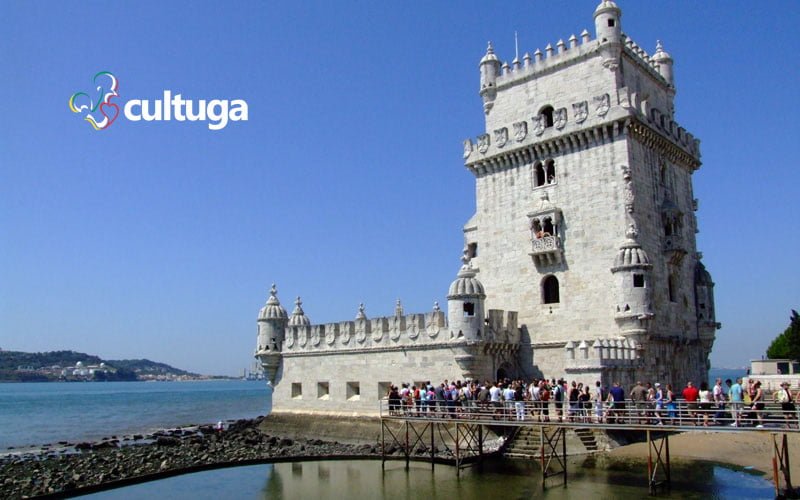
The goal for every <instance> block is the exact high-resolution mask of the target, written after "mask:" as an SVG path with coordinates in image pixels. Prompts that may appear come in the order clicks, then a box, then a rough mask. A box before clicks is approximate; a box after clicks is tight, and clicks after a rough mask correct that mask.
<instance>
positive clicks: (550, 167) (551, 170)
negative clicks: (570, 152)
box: [545, 160, 556, 184]
mask: <svg viewBox="0 0 800 500" xmlns="http://www.w3.org/2000/svg"><path fill="white" fill-rule="evenodd" d="M545 170H546V173H547V183H548V184H552V183H554V182H555V181H556V162H554V161H553V160H547V162H546V163H545Z"/></svg>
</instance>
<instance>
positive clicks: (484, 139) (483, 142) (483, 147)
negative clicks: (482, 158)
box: [478, 134, 489, 154]
mask: <svg viewBox="0 0 800 500" xmlns="http://www.w3.org/2000/svg"><path fill="white" fill-rule="evenodd" d="M488 150H489V134H481V135H479V136H478V151H480V152H481V154H484V153H486V151H488Z"/></svg>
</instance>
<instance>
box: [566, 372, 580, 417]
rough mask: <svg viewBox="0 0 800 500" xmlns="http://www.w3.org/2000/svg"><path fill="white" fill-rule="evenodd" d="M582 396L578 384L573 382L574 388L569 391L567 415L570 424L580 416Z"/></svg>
mask: <svg viewBox="0 0 800 500" xmlns="http://www.w3.org/2000/svg"><path fill="white" fill-rule="evenodd" d="M580 395H581V391H580V389H578V384H577V382H575V381H574V380H573V381H572V388H571V389H570V390H569V412H568V413H567V420H568V421H570V422H572V421H573V420H575V417H576V416H577V415H578V410H579V408H580V404H579V400H580Z"/></svg>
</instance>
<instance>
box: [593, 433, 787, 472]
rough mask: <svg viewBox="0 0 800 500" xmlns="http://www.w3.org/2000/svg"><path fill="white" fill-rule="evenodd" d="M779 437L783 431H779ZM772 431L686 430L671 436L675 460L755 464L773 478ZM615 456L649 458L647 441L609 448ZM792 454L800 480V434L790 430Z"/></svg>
mask: <svg viewBox="0 0 800 500" xmlns="http://www.w3.org/2000/svg"><path fill="white" fill-rule="evenodd" d="M778 436H779V437H780V434H778ZM772 440H773V434H772V433H770V432H758V433H755V432H753V433H732V432H731V433H728V432H687V433H683V434H678V435H675V436H671V437H670V438H669V452H670V458H671V460H672V461H675V460H708V461H711V462H718V463H722V464H731V465H736V466H739V467H752V468H754V469H756V470H758V471H761V472H764V473H765V474H767V476H768V477H769V478H772V456H773V444H772ZM607 453H608V455H609V456H610V457H616V458H634V459H646V458H647V443H634V444H629V445H626V446H621V447H619V448H615V449H614V450H611V451H609V452H607ZM789 457H790V468H791V474H792V478H793V479H794V481H793V482H798V481H800V434H797V433H793V434H789Z"/></svg>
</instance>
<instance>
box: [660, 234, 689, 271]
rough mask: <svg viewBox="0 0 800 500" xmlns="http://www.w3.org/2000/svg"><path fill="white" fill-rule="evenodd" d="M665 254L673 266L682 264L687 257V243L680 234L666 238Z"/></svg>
mask: <svg viewBox="0 0 800 500" xmlns="http://www.w3.org/2000/svg"><path fill="white" fill-rule="evenodd" d="M664 253H665V254H667V256H668V257H669V260H670V262H671V263H673V264H680V262H681V259H683V256H684V255H686V253H687V251H686V242H685V241H684V239H683V236H681V235H680V234H671V235H669V236H666V237H664Z"/></svg>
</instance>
